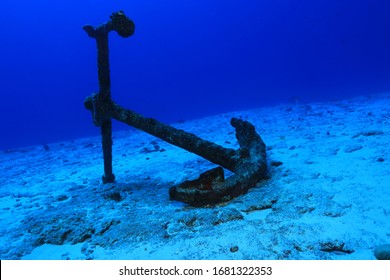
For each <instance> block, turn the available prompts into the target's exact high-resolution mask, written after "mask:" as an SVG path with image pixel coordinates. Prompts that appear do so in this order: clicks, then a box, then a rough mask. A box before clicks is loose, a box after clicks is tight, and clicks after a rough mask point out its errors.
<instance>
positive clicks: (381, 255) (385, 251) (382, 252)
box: [374, 244, 390, 260]
mask: <svg viewBox="0 0 390 280" xmlns="http://www.w3.org/2000/svg"><path fill="white" fill-rule="evenodd" d="M374 256H375V258H376V259H377V260H390V244H382V245H379V246H377V247H376V248H375V250H374Z"/></svg>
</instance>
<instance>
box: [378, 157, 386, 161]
mask: <svg viewBox="0 0 390 280" xmlns="http://www.w3.org/2000/svg"><path fill="white" fill-rule="evenodd" d="M377 161H378V162H384V161H385V159H384V158H383V157H379V158H378V159H377Z"/></svg>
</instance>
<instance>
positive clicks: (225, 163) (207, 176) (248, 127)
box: [83, 12, 267, 206]
mask: <svg viewBox="0 0 390 280" xmlns="http://www.w3.org/2000/svg"><path fill="white" fill-rule="evenodd" d="M134 28H135V27H134V23H133V22H132V21H131V20H130V19H129V18H127V17H126V15H125V14H124V13H123V12H117V13H114V14H112V16H111V19H110V20H109V21H108V22H106V23H104V24H101V25H99V26H97V27H93V26H90V25H87V26H84V27H83V29H84V30H85V31H86V32H87V33H88V35H89V36H90V37H92V38H94V39H96V42H97V50H98V77H99V86H100V90H99V93H96V94H93V95H92V96H89V97H87V98H86V100H85V102H84V105H85V107H86V108H87V109H88V110H90V111H91V112H92V118H93V123H94V124H95V125H97V126H100V127H101V134H102V143H103V157H104V176H103V183H111V182H114V180H115V176H114V174H113V173H112V137H111V118H113V119H116V120H118V121H121V122H123V123H126V124H128V125H131V126H133V127H135V128H138V129H140V130H142V131H145V132H147V133H149V134H151V135H154V136H156V137H158V138H160V139H162V140H164V141H166V142H168V143H170V144H173V145H175V146H178V147H180V148H183V149H185V150H187V151H189V152H191V153H194V154H197V155H199V156H201V157H203V158H205V159H207V160H209V161H210V162H212V163H215V164H217V165H219V166H222V167H223V168H226V169H228V170H230V171H232V172H234V175H232V176H230V177H229V178H227V179H225V178H224V171H223V168H222V167H217V168H214V169H212V170H209V171H206V172H204V173H202V174H201V175H200V176H199V178H198V179H196V180H193V181H186V182H184V183H182V184H179V185H177V186H174V187H172V188H171V189H170V190H169V194H170V197H171V198H172V199H175V200H178V201H182V202H185V203H188V204H191V205H195V206H201V205H207V204H215V203H220V202H224V201H228V200H230V199H232V198H234V197H236V196H238V195H241V194H243V193H245V192H246V191H247V190H248V189H249V188H251V187H253V186H255V185H256V184H257V183H258V182H259V181H260V180H262V179H264V178H265V177H266V172H267V165H266V147H265V144H264V142H263V140H262V139H261V137H260V136H259V135H258V134H257V132H256V130H255V127H254V126H253V125H252V124H251V123H250V122H248V121H243V120H240V119H237V118H232V120H231V125H232V126H233V127H234V128H235V129H236V138H237V140H238V143H239V145H240V148H239V149H237V150H233V149H228V148H224V147H222V146H220V145H217V144H215V143H213V142H210V141H206V140H203V139H201V138H199V137H197V136H196V135H194V134H192V133H188V132H185V131H183V130H179V129H176V128H174V127H172V126H169V125H166V124H163V123H161V122H159V121H157V120H155V119H152V118H145V117H144V116H142V115H140V114H138V113H136V112H134V111H131V110H128V109H125V108H123V107H122V106H120V105H118V104H116V103H115V102H113V101H112V99H111V93H110V69H109V60H108V33H109V32H110V31H112V30H115V31H117V32H118V34H119V35H121V36H122V37H128V36H131V35H132V34H133V33H134Z"/></svg>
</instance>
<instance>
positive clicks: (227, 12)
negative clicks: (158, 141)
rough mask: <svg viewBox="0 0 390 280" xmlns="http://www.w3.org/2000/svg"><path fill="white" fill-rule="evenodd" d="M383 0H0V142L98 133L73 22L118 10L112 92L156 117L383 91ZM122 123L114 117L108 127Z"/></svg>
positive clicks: (92, 69) (389, 46) (88, 65)
mask: <svg viewBox="0 0 390 280" xmlns="http://www.w3.org/2000/svg"><path fill="white" fill-rule="evenodd" d="M389 2H390V1H388V0H387V1H386V0H378V1H374V0H372V1H369V0H315V1H314V0H242V1H238V0H235V1H233V0H192V1H190V0H165V1H162V0H161V1H157V0H132V1H120V0H117V1H114V0H113V1H110V0H90V1H86V0H85V1H83V0H77V1H76V0H67V1H63V0H61V1H60V0H34V1H30V0H2V1H1V3H0V9H1V11H2V14H1V17H0V26H1V27H2V28H1V41H0V42H1V44H0V58H1V61H0V85H1V88H0V108H1V118H0V129H1V136H0V149H8V148H14V147H20V146H26V145H34V144H44V143H50V142H53V141H61V140H67V139H74V138H78V137H81V136H89V135H98V134H99V130H98V128H96V127H94V126H93V125H92V122H91V116H90V113H89V112H88V111H86V110H85V109H84V107H83V100H84V98H85V97H86V96H88V95H90V94H91V93H92V92H96V91H97V90H98V82H97V71H96V48H95V42H94V40H92V39H91V38H89V37H88V36H87V35H86V34H85V32H84V31H83V30H82V29H81V27H82V26H83V25H84V24H93V25H95V24H98V23H102V22H105V21H106V20H108V18H109V15H110V14H111V13H112V12H114V11H117V10H124V11H125V12H126V14H127V15H128V16H129V17H130V18H132V19H133V20H134V22H135V24H136V33H135V35H134V36H133V37H130V38H127V39H123V38H120V37H118V36H117V34H111V35H110V51H111V52H110V54H111V56H110V62H111V70H112V71H111V74H112V95H113V98H114V100H115V101H117V102H118V103H120V104H122V105H124V106H126V107H129V108H131V109H134V110H135V111H138V112H140V113H142V114H144V115H146V116H151V117H155V118H158V119H160V120H161V121H164V122H174V121H177V120H188V119H193V118H197V117H202V116H206V115H211V114H216V113H220V112H226V111H232V110H239V109H246V108H254V107H260V106H268V105H273V104H279V103H285V102H288V101H289V99H291V97H293V96H298V97H299V98H300V99H301V100H302V102H309V101H319V100H333V99H335V98H343V97H349V96H353V95H360V94H369V93H377V92H386V91H389V90H390V17H389V13H390V3H389ZM123 128H124V126H121V125H119V124H118V123H117V122H115V129H123Z"/></svg>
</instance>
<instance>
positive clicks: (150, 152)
mask: <svg viewBox="0 0 390 280" xmlns="http://www.w3.org/2000/svg"><path fill="white" fill-rule="evenodd" d="M233 116H234V117H239V118H243V119H245V120H249V121H250V122H252V123H253V124H254V125H255V126H256V129H257V131H258V133H259V134H260V135H261V136H262V138H263V140H264V141H265V143H266V144H267V147H268V151H267V157H268V160H269V173H270V177H271V178H270V179H269V180H266V181H262V182H261V183H259V184H258V185H257V186H255V187H254V188H252V189H251V190H250V191H249V192H248V193H247V194H246V195H243V196H240V197H238V198H236V199H234V200H232V201H231V202H229V203H226V204H224V205H218V206H215V207H205V208H194V207H190V206H187V205H185V204H183V203H179V202H176V201H170V200H169V195H168V189H169V187H171V186H172V185H174V184H177V183H180V182H182V181H184V180H186V179H194V178H196V177H197V176H198V175H199V174H200V173H201V172H203V171H205V170H207V169H210V168H212V167H213V164H211V163H209V162H207V161H205V160H204V159H202V158H199V157H198V156H196V155H193V154H190V153H188V152H186V151H184V150H181V149H179V148H177V147H174V146H172V145H169V144H166V143H164V142H163V141H161V140H159V139H156V138H154V137H152V136H149V135H147V134H145V133H143V132H139V131H136V130H132V129H129V131H127V132H120V133H116V134H114V146H113V154H114V160H113V166H114V173H115V175H116V178H117V180H116V183H113V184H106V185H102V184H101V175H102V170H103V163H102V159H101V158H102V153H101V148H100V138H99V137H96V138H89V139H79V140H75V141H72V142H64V143H55V144H50V145H49V147H50V150H48V151H46V150H45V149H44V148H43V147H41V146H37V147H29V148H24V149H16V150H12V151H2V152H0V167H1V169H0V170H1V174H2V176H1V177H2V180H1V183H0V209H1V214H0V221H1V223H0V227H1V228H0V244H1V250H0V257H1V259H374V258H375V257H374V255H373V249H374V248H375V246H377V245H379V244H382V243H390V145H389V143H390V95H389V94H384V95H377V96H370V97H360V98H355V99H351V100H344V101H337V102H333V103H316V104H310V105H309V104H298V103H297V104H286V105H281V106H278V107H273V108H261V109H257V110H251V111H243V112H234V113H228V114H224V115H219V116H215V117H209V118H205V119H200V120H196V121H191V122H186V123H182V124H178V125H175V126H177V127H179V128H182V129H184V130H186V131H189V132H192V133H195V134H197V135H198V136H200V137H202V138H204V139H208V140H212V141H214V142H216V143H218V144H221V145H223V146H225V147H233V148H237V143H236V139H235V137H234V130H233V128H232V127H231V126H230V125H229V121H230V118H231V117H233ZM85 121H90V120H85ZM227 141H228V142H227ZM277 161H280V162H282V163H283V164H282V165H280V166H278V167H275V166H273V165H272V164H271V163H272V162H277ZM118 193H119V194H120V196H121V200H120V201H119V202H118V201H116V200H115V199H112V198H115V194H118ZM329 251H330V252H329Z"/></svg>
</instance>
